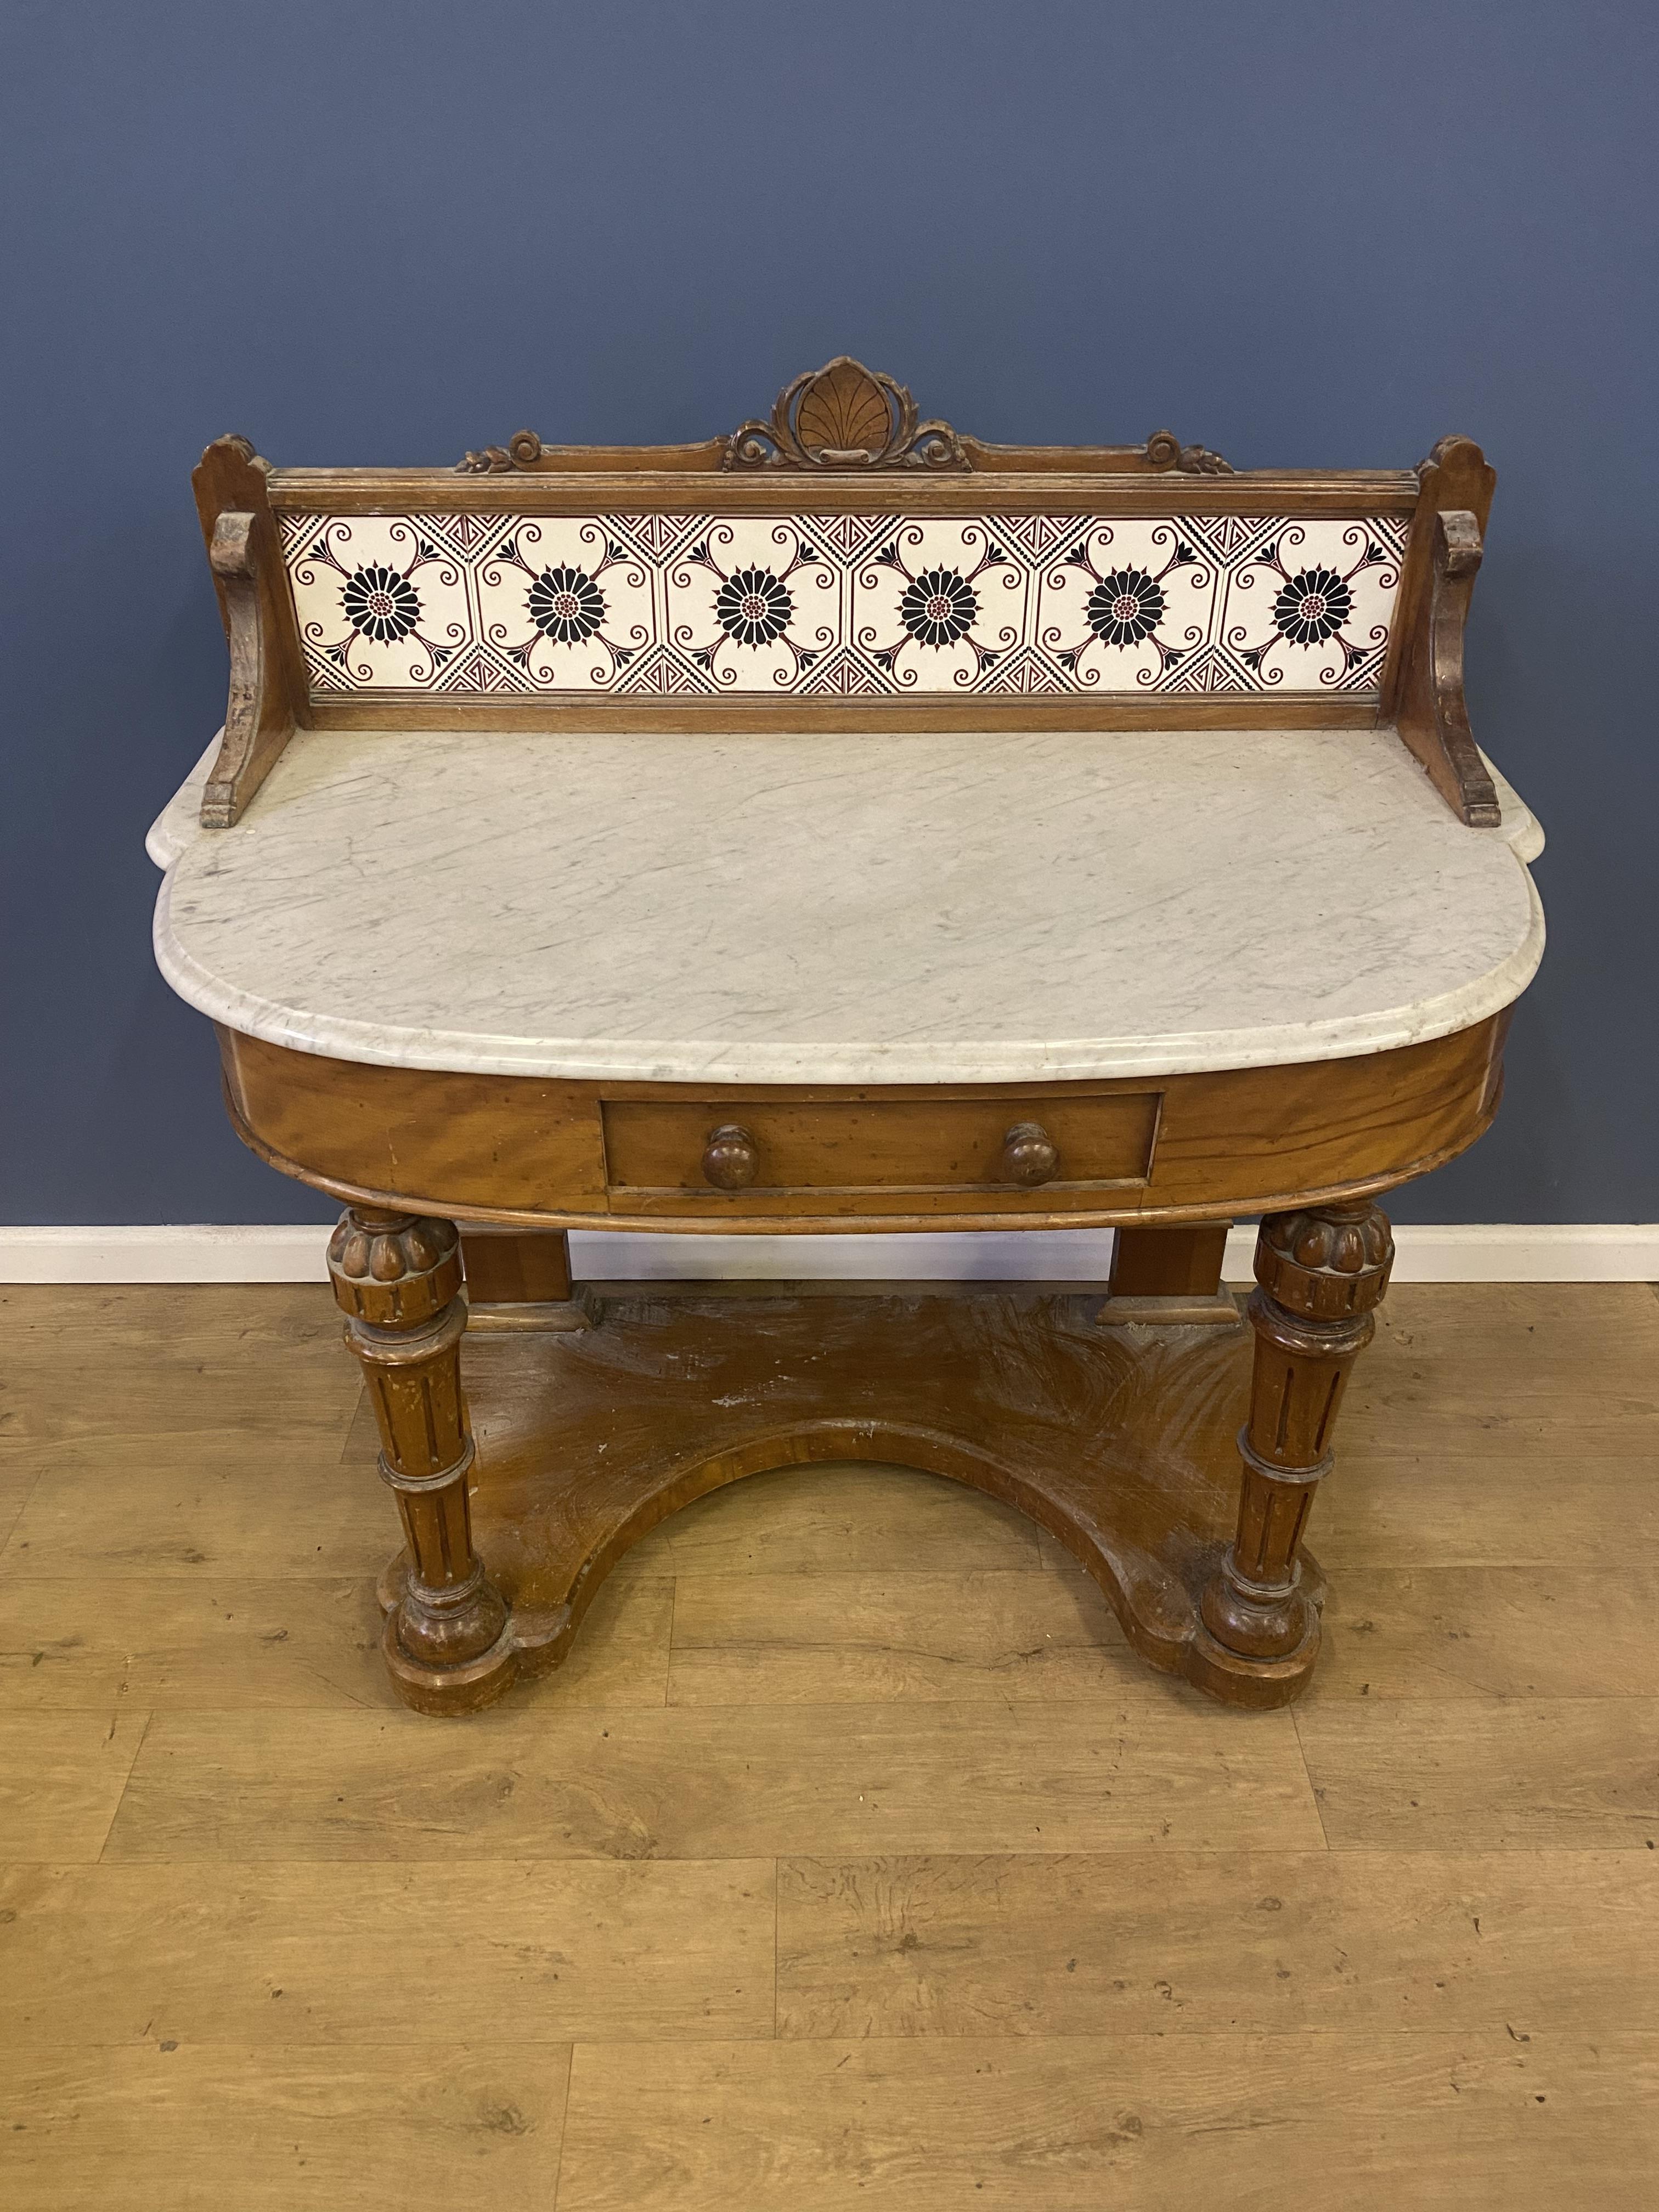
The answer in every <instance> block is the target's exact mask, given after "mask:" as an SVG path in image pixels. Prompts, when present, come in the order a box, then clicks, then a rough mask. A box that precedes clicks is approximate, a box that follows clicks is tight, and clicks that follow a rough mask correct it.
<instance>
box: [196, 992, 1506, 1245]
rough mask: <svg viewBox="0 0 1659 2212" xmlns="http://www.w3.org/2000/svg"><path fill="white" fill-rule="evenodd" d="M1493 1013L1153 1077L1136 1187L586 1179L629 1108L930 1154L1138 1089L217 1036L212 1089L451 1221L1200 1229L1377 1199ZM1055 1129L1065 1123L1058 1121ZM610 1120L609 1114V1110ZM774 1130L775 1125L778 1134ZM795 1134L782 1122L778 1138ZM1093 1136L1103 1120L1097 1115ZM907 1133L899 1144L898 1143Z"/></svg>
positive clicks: (247, 1118) (1478, 1060) (250, 1131)
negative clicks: (847, 1082)
mask: <svg viewBox="0 0 1659 2212" xmlns="http://www.w3.org/2000/svg"><path fill="white" fill-rule="evenodd" d="M1505 1027H1506V1023H1505V1021H1504V1018H1503V1017H1502V1016H1498V1017H1496V1018H1493V1019H1492V1020H1490V1021H1486V1022H1482V1023H1480V1024H1477V1025H1476V1026H1475V1027H1474V1028H1473V1029H1468V1030H1460V1031H1458V1032H1457V1033H1456V1034H1455V1035H1454V1036H1449V1037H1442V1038H1438V1039H1436V1040H1434V1041H1433V1042H1428V1043H1425V1044H1418V1045H1408V1046H1405V1047H1402V1048H1401V1049H1399V1050H1398V1051H1395V1052H1389V1053H1376V1054H1370V1056H1368V1057H1366V1058H1363V1059H1356V1060H1318V1061H1306V1062H1303V1063H1301V1064H1299V1065H1297V1066H1287V1067H1255V1068H1237V1069H1231V1070H1227V1071H1224V1072H1222V1073H1214V1074H1194V1075H1180V1076H1170V1077H1167V1078H1166V1079H1164V1083H1163V1085H1162V1090H1161V1097H1162V1102H1163V1103H1162V1108H1161V1111H1160V1117H1159V1121H1158V1134H1157V1141H1156V1146H1155V1149H1154V1152H1153V1156H1152V1169H1151V1173H1150V1175H1149V1176H1148V1177H1147V1179H1146V1181H1145V1182H1127V1183H1123V1184H1120V1185H1117V1186H1115V1187H1112V1186H1109V1185H1101V1184H1096V1185H1092V1186H1091V1185H1088V1184H1084V1185H1080V1186H1072V1187H1069V1188H1068V1187H1067V1186H1066V1185H1065V1184H1063V1183H1059V1184H1048V1185H1045V1186H1042V1187H1039V1188H1036V1189H1030V1190H1020V1189H1015V1188H1011V1187H1010V1186H1009V1185H1008V1184H1006V1182H1005V1183H1000V1184H990V1185H984V1186H981V1187H979V1188H971V1187H969V1188H963V1187H958V1188H939V1189H934V1190H932V1191H929V1190H927V1189H921V1190H918V1189H917V1188H914V1187H894V1188H889V1189H887V1190H883V1189H881V1188H879V1187H878V1188H873V1189H872V1188H869V1187H867V1186H866V1188H862V1189H856V1190H847V1189H839V1188H823V1187H819V1188H812V1187H811V1186H810V1185H808V1186H806V1187H801V1186H791V1187H787V1188H776V1187H774V1188H763V1189H758V1190H757V1189H752V1188H751V1189H747V1190H737V1191H731V1192H719V1193H715V1192H711V1193H709V1194H708V1199H709V1202H708V1203H707V1204H705V1203H704V1202H703V1200H702V1199H701V1198H694V1197H693V1195H692V1194H691V1193H690V1192H678V1193H673V1194H664V1196H663V1198H662V1199H661V1200H660V1201H659V1200H650V1201H649V1202H647V1201H646V1200H642V1199H641V1195H640V1194H638V1193H637V1192H636V1191H635V1190H634V1189H632V1188H618V1187H614V1186H613V1187H608V1179H607V1174H606V1163H605V1140H604V1130H605V1116H606V1115H611V1116H614V1115H616V1113H617V1108H618V1106H619V1105H624V1104H628V1103H639V1102H643V1103H647V1104H651V1105H653V1106H657V1105H665V1106H669V1107H671V1108H673V1109H676V1110H677V1111H681V1112H683V1111H684V1107H685V1106H686V1104H687V1103H688V1102H689V1103H691V1105H692V1106H693V1108H694V1112H693V1115H692V1117H691V1120H690V1121H688V1122H687V1123H686V1124H685V1126H686V1127H688V1128H690V1127H693V1125H695V1129H696V1131H697V1132H702V1133H704V1134H706V1128H705V1124H706V1121H707V1118H708V1112H709V1109H711V1108H714V1109H718V1110H719V1111H720V1114H721V1115H722V1116H723V1118H725V1119H726V1120H730V1121H737V1120H739V1119H740V1118H741V1115H742V1114H743V1113H744V1111H745V1110H747V1111H751V1112H755V1113H757V1114H758V1113H759V1112H760V1111H762V1110H765V1111H767V1112H768V1113H770V1112H771V1111H772V1110H773V1109H776V1108H778V1107H780V1106H782V1107H786V1108H796V1109H805V1108H806V1107H808V1106H811V1107H825V1106H833V1107H836V1108H837V1109H839V1110H840V1111H841V1112H842V1114H843V1115H847V1114H848V1111H849V1109H858V1111H857V1112H855V1113H853V1114H852V1115H851V1119H852V1121H854V1122H856V1123H857V1124H858V1125H859V1126H864V1119H863V1115H864V1109H866V1108H867V1107H871V1106H872V1105H873V1104H879V1105H880V1108H881V1109H882V1112H883V1113H884V1115H893V1116H894V1126H895V1127H903V1128H904V1129H905V1130H906V1131H907V1132H908V1133H911V1135H913V1136H915V1137H916V1139H918V1140H919V1141H920V1140H921V1139H924V1138H925V1135H926V1132H927V1130H928V1129H929V1127H932V1128H933V1130H934V1131H935V1132H936V1136H935V1138H934V1139H933V1141H935V1142H936V1143H937V1146H938V1157H939V1158H945V1159H948V1158H951V1143H950V1133H951V1131H953V1130H955V1129H956V1128H957V1127H960V1126H962V1125H963V1112H962V1109H963V1106H964V1104H968V1105H971V1106H972V1108H973V1109H974V1114H972V1115H969V1116H968V1117H967V1119H968V1121H970V1122H974V1125H975V1126H977V1122H976V1121H975V1115H978V1114H984V1115H986V1116H987V1126H989V1125H990V1123H991V1122H993V1121H996V1122H1002V1123H1004V1125H1005V1126H1006V1123H1012V1122H1013V1121H1024V1120H1032V1119H1036V1120H1042V1121H1044V1122H1045V1126H1047V1125H1048V1124H1050V1123H1051V1124H1052V1126H1053V1129H1054V1133H1055V1135H1056V1138H1057V1139H1059V1140H1060V1141H1061V1142H1062V1146H1063V1143H1064V1141H1065V1139H1064V1134H1063V1133H1068V1132H1070V1131H1072V1130H1073V1127H1076V1126H1086V1125H1087V1124H1089V1123H1090V1122H1091V1121H1092V1119H1093V1117H1095V1116H1097V1115H1102V1114H1103V1109H1104V1108H1105V1107H1106V1106H1108V1105H1110V1106H1113V1107H1116V1106H1117V1105H1118V1103H1119V1102H1122V1105H1123V1109H1125V1110H1127V1111H1129V1112H1130V1114H1131V1117H1132V1119H1133V1117H1139V1116H1144V1115H1145V1113H1146V1100H1147V1098H1148V1097H1149V1095H1151V1094H1149V1092H1148V1089H1147V1085H1146V1082H1145V1080H1144V1079H1142V1080H1140V1081H1136V1082H1128V1081H1126V1082H1122V1083H1116V1084H1090V1085H1075V1086H1073V1085H1018V1084H1011V1085H958V1086H952V1087H951V1088H948V1089H946V1088H943V1087H939V1088H930V1087H922V1086H915V1085H893V1086H892V1087H891V1088H890V1089H888V1090H883V1091H869V1090H865V1091H858V1090H854V1089H850V1088H842V1089H839V1090H836V1089H811V1088H807V1087H801V1088H796V1089H790V1088H787V1087H783V1086H769V1087H757V1088H756V1089H755V1090H753V1091H742V1090H739V1089H737V1088H734V1087H732V1086H720V1087H715V1086H702V1087H699V1088H698V1089H696V1091H689V1090H687V1089H685V1088H684V1087H681V1086H677V1085H671V1084H665V1085H654V1086H653V1085H646V1084H633V1085H627V1084H619V1085H599V1084H593V1083H560V1082H555V1081H552V1080H548V1079H541V1078H532V1077H523V1076H483V1075H461V1074H443V1073H431V1072H427V1071H422V1070H420V1069H399V1068H382V1067H367V1066H360V1065H358V1064H356V1063H355V1062H352V1061H349V1060H325V1059H322V1058H320V1057H319V1056H318V1055H316V1054H309V1053H300V1052H294V1051H290V1050H289V1049H287V1048H283V1047H281V1046H277V1045H270V1044H264V1043H261V1042H258V1040H257V1039H254V1038H251V1037H245V1036H238V1035H236V1034H235V1033H234V1032H231V1031H221V1046H222V1054H223V1059H224V1066H225V1083H226V1093H227V1097H228V1103H229V1105H230V1109H231V1113H232V1116H233V1119H234V1121H235V1122H236V1125H237V1127H238V1130H239V1133H240V1134H241V1136H242V1137H243V1139H244V1141H245V1142H246V1143H247V1144H249V1145H250V1146H252V1148H253V1150H254V1151H256V1152H258V1153H259V1154H260V1155H261V1157H262V1158H265V1159H268V1160H269V1161H270V1163H271V1164H272V1165H274V1166H276V1167H277V1168H280V1169H281V1170H283V1172H284V1173H286V1174H289V1175H293V1176H297V1177H298V1178H299V1179H300V1180H301V1182H310V1183H313V1184H314V1185H315V1186H316V1187H317V1188H319V1189H323V1190H327V1191H330V1192H332V1193H333V1194H336V1195H337V1196H340V1197H343V1198H346V1199H349V1200H361V1201H362V1202H363V1203H366V1204H375V1203H380V1202H386V1201H389V1202H392V1203H393V1204H396V1205H398V1206H408V1207H409V1208H410V1210H412V1211H414V1212H422V1213H432V1214H440V1215H447V1216H450V1217H454V1218H461V1219H468V1218H471V1219H495V1220H501V1221H507V1222H520V1223H522V1224H524V1225H526V1226H527V1227H534V1226H545V1227H550V1228H557V1227H572V1226H574V1227H580V1225H582V1224H583V1223H584V1222H590V1223H591V1222H592V1221H593V1220H594V1219H595V1218H599V1217H608V1218H609V1219H610V1220H611V1222H612V1223H614V1224H616V1225H619V1226H620V1225H630V1224H632V1225H638V1226H640V1227H646V1226H647V1225H648V1226H650V1227H651V1228H653V1229H659V1230H670V1229H674V1230H691V1231H700V1230H720V1231H745V1230H749V1231H777V1230H787V1229H789V1228H799V1229H802V1230H811V1229H828V1228H829V1227H832V1226H833V1227H834V1228H836V1229H843V1230H844V1229H852V1230H858V1229H872V1230H874V1229H902V1228H905V1227H907V1226H908V1227H915V1228H927V1229H948V1228H951V1227H959V1228H994V1227H1007V1228H1020V1227H1030V1228H1038V1227H1042V1226H1045V1225H1052V1226H1061V1225H1069V1226H1073V1227H1079V1226H1084V1225H1118V1224H1123V1223H1134V1222H1136V1221H1142V1220H1147V1221H1170V1220H1188V1221H1202V1220H1208V1221H1212V1222H1214V1221H1218V1220H1220V1219H1223V1218H1237V1217H1238V1216H1241V1215H1246V1214H1253V1213H1261V1212H1273V1211H1275V1210H1278V1209H1279V1208H1281V1207H1284V1206H1289V1205H1291V1204H1294V1203H1296V1202H1297V1200H1303V1199H1308V1198H1312V1197H1316V1196H1334V1195H1340V1194H1345V1193H1349V1194H1352V1193H1359V1192H1366V1191H1376V1190H1383V1189H1387V1188H1389V1186H1390V1185H1392V1184H1394V1183H1397V1182H1406V1181H1407V1180H1408V1179H1409V1178H1410V1177H1411V1176H1415V1175H1420V1174H1422V1173H1424V1172H1425V1170H1427V1169H1429V1168H1432V1167H1437V1166H1439V1165H1440V1164H1442V1163H1443V1161H1445V1160H1447V1159H1449V1158H1452V1157H1453V1156H1454V1155H1455V1153H1457V1152H1462V1150H1463V1148H1464V1147H1465V1146H1468V1145H1470V1144H1472V1143H1473V1142H1474V1139H1475V1138H1477V1137H1478V1136H1479V1135H1480V1133H1481V1132H1482V1130H1483V1129H1485V1128H1486V1126H1487V1124H1488V1122H1489V1121H1491V1119H1492V1114H1493V1112H1494V1111H1495V1109H1496V1106H1497V1103H1498V1094H1499V1089H1500V1081H1499V1061H1500V1055H1501V1051H1502V1042H1503V1036H1504V1030H1505ZM1068 1117H1077V1119H1076V1121H1075V1122H1074V1121H1073V1119H1071V1118H1068ZM624 1118H626V1117H624ZM808 1125H809V1121H808V1117H807V1116H806V1115H805V1113H804V1111H803V1112H802V1114H801V1115H800V1118H799V1123H798V1124H797V1126H799V1127H803V1128H804V1127H807V1126H808ZM781 1126H787V1115H786V1116H784V1117H783V1119H782V1121H781ZM1102 1126H1103V1127H1107V1126H1109V1121H1103V1122H1102ZM908 1140H909V1139H908V1137H907V1141H908Z"/></svg>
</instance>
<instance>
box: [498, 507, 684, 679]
mask: <svg viewBox="0 0 1659 2212" xmlns="http://www.w3.org/2000/svg"><path fill="white" fill-rule="evenodd" d="M541 528H542V526H541V525H539V524H538V523H535V522H528V521H526V522H520V523H519V524H517V525H516V526H514V527H513V528H512V529H511V530H510V531H509V532H508V533H507V536H506V537H504V538H501V541H500V542H499V544H496V545H495V547H494V548H493V550H491V551H490V552H489V554H487V555H486V556H484V558H483V561H482V562H480V563H479V570H478V573H479V577H480V580H481V582H482V583H483V584H485V585H487V586H489V588H490V590H491V592H495V588H496V587H497V586H501V585H502V584H504V583H505V582H506V580H507V572H508V571H509V570H512V569H516V570H518V571H519V573H520V574H522V575H523V576H524V577H525V578H526V584H525V586H524V587H523V589H524V613H525V617H526V618H527V620H528V623H529V625H530V627H529V628H528V629H521V634H519V635H515V634H514V628H513V626H511V625H509V624H508V623H507V622H506V621H504V620H500V619H495V618H491V619H489V620H487V621H486V623H485V625H484V635H485V637H486V640H487V641H488V642H489V644H490V645H491V646H493V647H495V649H496V651H498V652H501V653H505V654H506V655H507V659H509V660H511V661H513V662H514V663H515V664H516V665H518V666H519V667H520V668H522V669H523V670H524V671H525V673H526V676H528V677H529V678H531V680H532V682H533V683H537V684H547V685H549V686H552V685H556V684H558V683H559V681H560V679H561V677H562V678H563V680H564V681H565V682H566V683H568V682H569V680H570V678H569V675H568V673H566V669H567V668H568V664H564V665H561V664H560V663H559V662H558V661H557V660H555V662H554V663H553V665H552V666H551V667H549V666H548V665H546V664H545V663H542V664H540V665H538V655H539V654H541V653H542V652H543V649H544V647H548V646H552V647H558V648H562V649H567V650H568V649H573V648H580V647H584V646H592V647H598V648H599V650H600V651H601V652H602V653H604V655H605V659H604V660H603V661H602V662H599V663H598V664H597V665H591V666H589V667H588V669H587V671H586V673H587V676H588V678H589V680H590V681H592V682H595V683H608V682H610V681H611V678H614V677H615V676H616V675H617V671H619V670H621V669H623V668H625V667H626V666H627V665H628V664H629V661H630V660H631V659H633V658H634V656H635V653H637V652H638V651H639V649H640V647H641V646H642V645H646V644H648V643H649V641H650V640H649V634H648V632H647V629H645V627H644V626H643V625H642V624H639V623H636V624H635V625H634V627H633V628H632V629H630V631H629V634H628V635H627V636H626V637H622V638H617V637H612V636H611V635H609V634H608V633H607V631H606V629H605V622H606V620H607V618H608V617H609V616H610V614H611V599H610V594H609V593H607V592H606V591H605V586H604V585H603V584H602V582H601V581H600V579H601V578H602V577H605V576H606V575H608V574H611V572H612V571H613V570H620V571H622V572H623V574H624V575H625V577H626V579H627V581H628V582H629V585H630V586H632V588H633V590H634V591H635V592H641V591H645V590H647V589H648V588H649V580H648V578H647V574H646V572H645V569H644V568H643V567H642V565H641V562H640V561H639V560H638V558H637V557H636V556H635V555H634V554H632V553H630V552H629V550H628V548H627V547H626V546H625V545H622V544H617V541H616V540H615V539H614V538H610V537H608V536H607V535H606V534H605V532H604V531H602V530H600V529H599V526H597V524H595V523H593V522H584V523H583V524H582V525H581V526H580V531H579V532H578V535H579V537H580V541H581V544H582V545H583V546H584V547H585V548H587V549H589V550H588V551H587V552H586V554H585V556H584V558H585V559H586V562H587V565H586V566H583V565H581V564H580V562H575V561H571V560H564V561H559V562H552V563H550V564H548V565H544V566H538V564H537V562H536V560H535V558H534V555H535V552H536V545H537V540H538V538H539V537H540V534H541ZM496 604H497V605H499V604H501V602H500V600H499V599H497V601H496ZM508 604H509V605H510V604H511V603H510V601H509V602H508Z"/></svg>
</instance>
